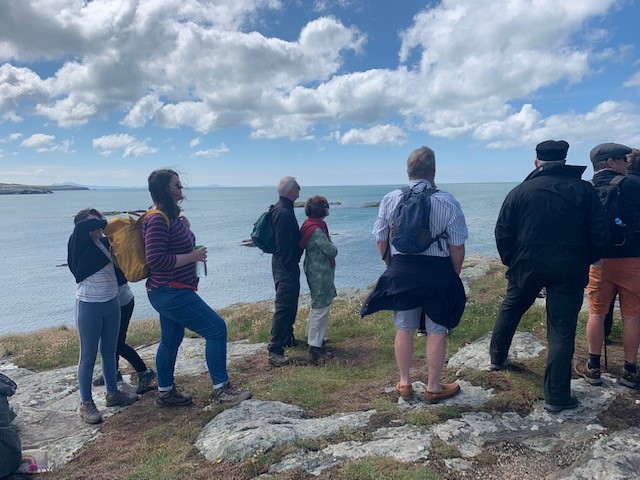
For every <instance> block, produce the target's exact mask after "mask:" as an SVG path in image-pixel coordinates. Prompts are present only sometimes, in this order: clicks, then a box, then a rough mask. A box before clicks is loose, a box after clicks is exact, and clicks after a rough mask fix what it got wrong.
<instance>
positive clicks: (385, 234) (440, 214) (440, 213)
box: [372, 179, 469, 257]
mask: <svg viewBox="0 0 640 480" xmlns="http://www.w3.org/2000/svg"><path fill="white" fill-rule="evenodd" d="M420 182H425V183H426V184H427V187H426V188H431V187H432V185H431V183H430V182H429V181H428V180H425V179H418V180H411V181H410V182H409V186H410V187H414V186H415V185H417V184H418V183H420ZM401 198H402V190H401V189H397V190H393V191H392V192H389V193H387V194H386V195H385V196H384V198H383V199H382V201H381V202H380V210H378V219H377V220H376V223H375V225H374V227H373V232H372V233H373V235H374V236H375V237H376V240H377V241H382V242H384V241H387V240H389V230H390V228H391V213H392V212H393V210H394V209H395V208H396V206H397V205H398V204H399V203H400V199H401ZM429 200H430V201H431V217H430V219H429V229H430V230H431V234H432V235H433V236H435V235H439V234H440V233H442V232H444V231H446V232H447V235H448V236H449V238H448V239H447V240H446V241H442V242H440V243H441V245H442V250H440V248H439V247H438V242H435V243H434V244H433V245H431V246H430V247H429V248H427V250H425V251H424V252H422V253H419V254H418V255H428V256H431V257H448V256H449V245H453V246H460V245H464V242H465V240H466V239H467V238H468V237H469V231H468V230H467V222H466V221H465V219H464V214H463V213H462V208H460V204H459V203H458V201H457V200H456V199H455V198H454V197H453V195H451V194H450V193H449V192H445V191H442V190H438V191H437V192H436V193H434V194H433V195H431V197H429ZM390 246H391V255H396V254H399V255H404V254H401V253H400V252H398V251H397V250H396V249H395V248H394V247H393V245H390Z"/></svg>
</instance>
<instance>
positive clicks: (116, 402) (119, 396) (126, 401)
mask: <svg viewBox="0 0 640 480" xmlns="http://www.w3.org/2000/svg"><path fill="white" fill-rule="evenodd" d="M137 401H138V395H136V394H133V395H129V394H127V393H124V392H121V391H120V390H116V393H114V394H113V395H107V407H119V406H122V407H124V406H126V405H131V404H132V403H135V402H137Z"/></svg>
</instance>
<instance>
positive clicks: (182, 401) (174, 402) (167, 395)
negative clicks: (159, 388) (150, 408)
mask: <svg viewBox="0 0 640 480" xmlns="http://www.w3.org/2000/svg"><path fill="white" fill-rule="evenodd" d="M192 404H193V397H191V395H189V394H186V393H182V392H180V390H178V387H176V386H175V385H174V386H173V388H172V389H171V390H169V391H168V392H158V396H157V398H156V405H158V406H160V407H186V406H188V405H192Z"/></svg>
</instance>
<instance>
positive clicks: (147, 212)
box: [137, 208, 171, 228]
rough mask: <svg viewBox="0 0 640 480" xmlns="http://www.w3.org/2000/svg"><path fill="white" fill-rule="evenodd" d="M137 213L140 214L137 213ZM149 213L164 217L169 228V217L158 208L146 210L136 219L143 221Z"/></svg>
mask: <svg viewBox="0 0 640 480" xmlns="http://www.w3.org/2000/svg"><path fill="white" fill-rule="evenodd" d="M137 215H140V214H137ZM150 215H162V217H163V218H164V221H165V222H167V228H171V221H170V220H169V217H167V214H166V213H164V212H163V211H162V210H160V209H159V208H154V209H152V210H147V211H146V212H144V213H143V214H142V215H140V218H139V219H138V221H144V219H145V218H147V217H148V216H150Z"/></svg>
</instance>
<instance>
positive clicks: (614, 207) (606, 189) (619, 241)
mask: <svg viewBox="0 0 640 480" xmlns="http://www.w3.org/2000/svg"><path fill="white" fill-rule="evenodd" d="M626 178H627V177H625V176H624V175H616V176H615V177H613V178H612V179H611V181H610V182H609V183H608V184H607V185H602V186H599V187H596V192H598V197H600V203H602V207H603V208H604V213H605V216H606V217H607V224H608V225H609V232H610V233H611V242H612V244H613V246H614V247H622V246H628V245H629V242H630V241H631V237H632V236H633V235H632V233H633V232H632V230H631V229H630V228H629V225H627V224H626V223H625V222H624V221H623V220H622V219H621V217H620V215H621V211H620V183H621V182H622V181H623V180H624V179H626Z"/></svg>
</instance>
